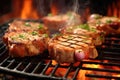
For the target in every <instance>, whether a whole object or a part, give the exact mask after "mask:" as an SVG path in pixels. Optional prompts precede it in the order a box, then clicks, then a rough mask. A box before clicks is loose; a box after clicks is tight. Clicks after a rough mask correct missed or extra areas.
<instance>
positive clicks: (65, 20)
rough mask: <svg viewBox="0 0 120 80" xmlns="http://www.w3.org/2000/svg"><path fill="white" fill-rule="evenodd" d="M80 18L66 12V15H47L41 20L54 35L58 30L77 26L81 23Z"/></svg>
mask: <svg viewBox="0 0 120 80" xmlns="http://www.w3.org/2000/svg"><path fill="white" fill-rule="evenodd" d="M80 18H81V17H80V16H79V15H78V14H76V13H72V12H68V13H66V14H59V15H48V16H46V17H44V18H43V22H44V24H45V26H47V27H48V29H49V30H50V32H51V33H56V32H58V31H59V29H61V28H63V27H65V26H67V25H77V24H80V23H82V22H81V19H80Z"/></svg>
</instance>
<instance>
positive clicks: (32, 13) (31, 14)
mask: <svg viewBox="0 0 120 80" xmlns="http://www.w3.org/2000/svg"><path fill="white" fill-rule="evenodd" d="M32 3H33V0H24V1H23V6H22V10H21V18H23V19H26V18H34V19H38V18H39V17H38V13H37V10H36V9H35V8H33V4H32Z"/></svg>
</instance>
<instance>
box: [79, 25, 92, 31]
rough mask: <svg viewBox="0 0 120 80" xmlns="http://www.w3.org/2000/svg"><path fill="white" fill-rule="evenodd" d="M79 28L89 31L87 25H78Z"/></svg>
mask: <svg viewBox="0 0 120 80" xmlns="http://www.w3.org/2000/svg"><path fill="white" fill-rule="evenodd" d="M79 28H82V29H85V30H88V31H89V30H90V27H89V25H88V24H81V25H79Z"/></svg>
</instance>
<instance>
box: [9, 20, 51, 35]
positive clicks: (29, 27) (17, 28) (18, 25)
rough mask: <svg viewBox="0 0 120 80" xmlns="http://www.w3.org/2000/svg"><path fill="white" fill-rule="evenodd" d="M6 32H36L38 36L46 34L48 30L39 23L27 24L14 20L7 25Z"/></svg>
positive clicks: (26, 22)
mask: <svg viewBox="0 0 120 80" xmlns="http://www.w3.org/2000/svg"><path fill="white" fill-rule="evenodd" d="M9 25H10V26H9V28H8V32H21V31H23V32H29V31H37V32H39V34H44V33H48V34H49V31H48V28H47V27H45V26H44V25H43V24H42V23H39V22H28V21H23V20H14V21H13V22H12V23H10V24H9Z"/></svg>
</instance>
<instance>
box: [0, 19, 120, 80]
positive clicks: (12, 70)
mask: <svg viewBox="0 0 120 80" xmlns="http://www.w3.org/2000/svg"><path fill="white" fill-rule="evenodd" d="M13 20H14V19H12V20H10V21H8V22H6V23H4V24H2V25H0V72H1V73H5V74H10V75H12V76H17V77H18V76H19V77H23V78H33V79H50V80H76V79H78V77H77V76H78V73H79V72H80V71H82V70H85V71H93V72H97V73H99V72H100V73H101V72H105V73H110V74H117V75H119V76H114V75H105V74H96V73H86V74H85V77H88V78H105V79H114V80H118V79H120V36H119V35H109V36H106V38H105V43H103V45H102V46H99V47H97V50H98V52H99V56H98V57H97V58H96V59H90V60H83V61H81V62H77V65H75V64H76V63H69V64H67V65H63V64H59V63H57V64H52V61H53V60H52V59H51V58H50V57H49V56H47V57H46V56H43V55H42V56H41V55H38V56H33V57H25V58H12V57H10V56H9V55H8V50H7V48H6V46H5V44H4V43H3V42H2V36H3V35H4V33H5V31H6V29H7V28H8V26H9V25H8V24H9V23H10V22H12V21H13ZM25 21H32V22H33V21H34V22H41V21H40V20H25ZM45 53H46V54H45V55H48V52H47V51H46V52H45ZM86 64H87V65H100V66H104V67H102V68H100V67H99V68H94V67H92V68H91V67H87V66H84V65H86ZM109 67H112V68H109ZM113 67H114V68H113ZM51 68H52V69H51ZM59 68H62V69H63V70H64V69H66V71H65V73H64V75H62V76H58V75H56V72H57V70H58V69H59ZM48 69H51V71H50V73H49V74H48V73H47V72H48ZM70 73H73V75H72V76H71V77H68V76H69V75H70ZM81 74H82V73H81Z"/></svg>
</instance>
